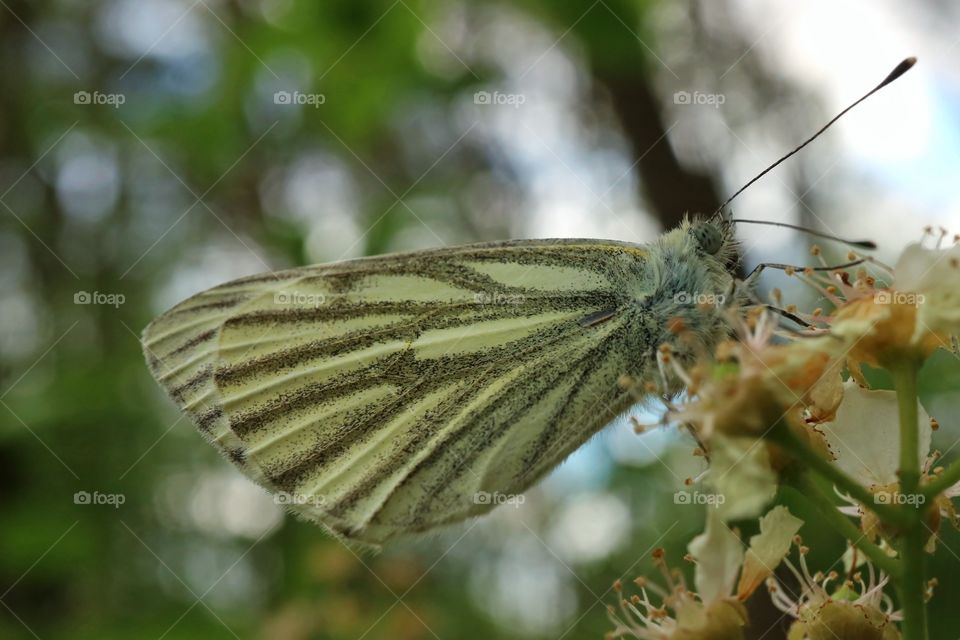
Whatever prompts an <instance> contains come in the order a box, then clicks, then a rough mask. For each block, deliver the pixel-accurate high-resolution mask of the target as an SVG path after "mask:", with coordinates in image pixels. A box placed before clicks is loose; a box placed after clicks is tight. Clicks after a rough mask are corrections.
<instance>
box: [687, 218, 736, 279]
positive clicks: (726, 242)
mask: <svg viewBox="0 0 960 640" xmlns="http://www.w3.org/2000/svg"><path fill="white" fill-rule="evenodd" d="M687 233H689V234H690V237H691V238H692V239H693V243H694V245H695V246H696V248H697V250H698V251H699V253H700V254H701V255H703V256H705V257H706V256H710V257H713V258H714V259H716V260H718V261H719V262H720V263H721V264H722V265H724V267H725V268H726V269H727V270H728V271H730V272H732V271H733V270H735V269H736V265H737V261H738V256H739V252H738V245H737V240H736V236H735V234H734V225H733V221H732V220H731V219H730V218H729V217H728V216H724V215H716V216H712V217H710V218H702V219H694V220H691V221H690V222H689V226H688V227H687Z"/></svg>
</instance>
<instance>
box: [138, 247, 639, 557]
mask: <svg viewBox="0 0 960 640" xmlns="http://www.w3.org/2000/svg"><path fill="white" fill-rule="evenodd" d="M648 258H649V254H648V250H647V249H646V248H644V247H640V246H637V245H633V244H628V243H617V242H609V241H596V240H532V241H512V242H505V243H494V244H483V245H468V246H465V247H458V248H452V249H441V250H435V251H427V252H418V253H410V254H397V255H392V256H382V257H376V258H363V259H359V260H351V261H346V262H340V263H335V264H331V265H321V266H314V267H304V268H300V269H292V270H288V271H281V272H276V273H270V274H264V275H260V276H254V277H250V278H244V279H241V280H237V281H234V282H231V283H227V284H225V285H222V286H219V287H216V288H213V289H210V290H208V291H205V292H203V293H200V294H198V295H196V296H194V297H192V298H190V299H188V300H186V301H184V302H182V303H181V304H179V305H177V306H176V307H174V308H173V309H171V310H170V311H168V312H167V313H165V314H164V315H162V316H160V317H159V318H157V319H156V320H154V322H153V323H151V324H150V325H149V326H148V327H147V328H146V329H145V331H144V336H143V344H144V352H145V355H146V358H147V361H148V364H149V366H150V370H151V372H152V373H153V375H154V377H155V378H156V379H157V380H158V382H160V384H161V385H162V386H163V387H164V388H165V389H166V390H167V392H168V393H169V395H170V396H171V398H173V400H174V401H175V402H176V403H177V404H178V405H179V406H180V407H181V409H183V410H184V411H185V412H186V413H187V414H188V415H189V416H190V417H191V418H193V420H194V422H195V423H196V424H197V426H198V428H199V430H200V431H201V432H202V433H203V434H204V435H205V436H206V438H207V439H209V440H210V441H211V442H212V443H213V444H214V445H215V446H217V447H218V448H219V449H220V450H221V451H222V452H223V453H224V454H225V455H226V456H227V457H228V458H229V459H230V460H231V461H232V462H233V463H235V464H236V465H237V466H238V467H239V468H240V469H241V470H242V471H243V472H244V473H245V474H246V475H248V476H249V477H251V478H252V479H253V480H255V481H256V482H257V483H259V484H261V485H262V486H264V487H265V488H267V489H268V490H270V491H272V492H275V493H277V494H278V495H279V496H281V500H282V501H285V502H287V503H288V504H289V506H290V507H291V508H292V509H294V510H295V511H297V512H299V513H301V514H303V515H305V516H307V517H308V518H310V519H312V520H314V521H316V522H318V523H320V524H322V525H325V526H326V527H327V528H328V529H330V530H332V531H333V532H335V533H337V534H339V535H342V536H344V537H346V538H349V539H354V540H359V541H363V542H368V543H379V542H382V541H384V540H386V539H388V538H390V537H393V536H396V535H399V534H403V533H406V532H413V531H423V530H426V529H429V528H432V527H435V526H438V525H442V524H445V523H449V522H454V521H458V520H462V519H464V518H467V517H469V516H471V515H476V514H479V513H482V512H484V511H487V510H489V509H490V508H491V507H492V506H494V505H495V504H496V503H497V502H498V501H499V499H500V498H502V497H506V496H509V495H512V494H517V493H520V492H522V491H523V490H524V489H526V488H527V487H529V486H530V485H531V484H532V483H533V482H534V481H536V480H537V479H538V478H539V477H541V476H542V475H543V474H545V473H546V472H547V471H549V470H550V469H551V468H553V467H554V466H555V465H557V464H558V463H559V462H561V461H562V460H563V459H564V458H565V457H566V456H567V455H568V454H569V453H571V452H572V451H573V450H574V449H576V448H577V447H579V446H580V445H581V444H582V443H583V442H584V441H586V440H587V439H588V438H589V437H590V436H591V435H593V434H594V433H596V431H597V430H599V429H600V428H601V427H603V426H604V425H605V424H606V423H608V422H609V421H610V420H611V419H612V418H613V417H615V416H616V415H617V414H618V413H620V412H622V411H623V410H625V409H626V408H627V407H628V406H629V405H630V403H631V400H630V398H629V395H628V394H627V393H626V392H624V391H623V390H622V389H621V388H620V387H619V386H618V384H617V381H618V378H619V377H620V376H621V375H623V374H634V375H637V374H642V373H643V371H642V369H643V368H644V367H648V366H649V356H647V355H644V354H643V353H640V351H649V349H644V347H645V346H646V347H649V345H650V342H649V336H648V337H646V338H645V337H644V328H643V326H641V325H642V323H641V324H638V321H640V320H642V318H641V315H642V314H640V315H638V313H639V311H638V305H637V303H638V301H639V300H642V299H643V297H644V296H645V295H646V294H647V293H649V291H647V290H646V289H645V284H644V283H649V282H650V275H651V274H650V273H649V269H650V265H649V260H648ZM641 306H642V305H641ZM641 311H642V310H641ZM644 340H646V342H644Z"/></svg>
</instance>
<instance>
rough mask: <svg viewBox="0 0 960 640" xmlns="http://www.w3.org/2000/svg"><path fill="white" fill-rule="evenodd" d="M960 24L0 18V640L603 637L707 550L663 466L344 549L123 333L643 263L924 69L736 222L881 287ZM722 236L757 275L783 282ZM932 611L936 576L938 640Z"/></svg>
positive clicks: (934, 7) (790, 5) (928, 194)
mask: <svg viewBox="0 0 960 640" xmlns="http://www.w3.org/2000/svg"><path fill="white" fill-rule="evenodd" d="M958 25H960V7H958V5H957V4H956V3H954V2H949V1H947V0H941V1H935V0H929V1H927V2H924V3H902V2H893V1H892V0H887V1H868V0H851V1H849V2H844V3H835V2H828V1H827V0H811V1H809V2H804V3H796V2H789V1H786V0H782V1H781V0H766V1H763V2H760V1H754V0H711V1H709V2H708V1H706V0H700V1H696V0H691V1H674V2H670V1H667V0H632V1H631V0H596V1H590V0H585V1H580V0H576V1H574V0H564V2H548V1H547V0H539V1H538V0H529V1H523V2H505V1H499V2H498V1H489V2H487V1H472V2H467V1H466V0H461V1H458V0H433V1H422V0H396V1H395V2H391V1H390V0H384V1H382V2H373V1H352V2H348V1H342V2H335V1H332V0H324V1H322V2H311V1H307V0H303V1H295V0H111V1H103V2H88V1H81V0H51V1H49V2H45V3H35V2H28V1H26V0H0V50H2V58H0V114H2V117H0V205H2V206H0V354H2V355H0V405H2V406H0V509H2V514H3V515H2V523H3V524H2V527H0V604H2V605H3V606H2V608H0V637H2V638H41V639H44V640H46V639H48V638H51V639H56V638H71V639H72V638H98V639H110V638H156V639H158V640H161V639H165V638H166V639H174V638H184V639H187V638H201V637H202V638H244V639H246V638H290V639H293V640H298V639H314V638H332V639H349V640H361V639H364V638H367V639H373V638H395V639H420V638H423V639H432V638H435V639H438V640H440V639H443V640H446V639H447V638H532V639H537V638H599V637H602V634H603V633H604V632H605V631H607V630H608V629H610V628H611V627H610V625H609V623H608V622H607V621H606V619H605V611H604V609H605V606H606V604H608V603H611V602H614V598H613V595H612V593H611V592H610V591H609V587H610V585H611V583H612V582H613V580H614V579H616V578H619V577H626V578H633V577H635V576H636V575H638V574H640V573H652V570H651V564H650V559H649V553H650V550H651V549H652V548H653V547H655V546H665V547H667V551H668V554H669V556H670V557H671V558H672V559H673V562H674V564H676V565H681V564H682V562H681V561H680V560H679V558H680V557H681V556H682V555H683V553H684V550H685V545H686V543H687V542H688V541H689V539H690V538H691V537H692V536H693V535H695V534H696V533H697V532H698V531H699V530H700V527H701V526H702V516H703V508H702V507H698V506H691V505H689V504H675V502H676V501H675V500H674V498H673V496H674V492H676V491H678V490H680V489H683V481H684V479H685V478H687V477H689V476H692V475H695V474H697V473H698V472H699V471H700V470H701V468H700V467H699V466H698V465H697V464H696V463H695V462H694V461H693V459H692V458H691V456H690V455H689V453H690V448H691V445H690V443H689V442H685V441H683V440H682V439H681V438H680V437H679V436H677V435H676V434H673V433H672V432H655V433H651V434H648V435H645V436H643V437H637V436H635V435H633V433H632V430H631V428H630V426H629V424H627V423H626V422H625V421H624V422H623V423H617V424H614V425H611V426H610V427H608V428H607V429H606V430H605V431H604V432H603V433H602V434H600V435H599V436H598V437H596V438H595V439H594V440H593V441H591V443H590V444H589V445H587V446H586V447H584V448H583V449H582V450H581V451H579V452H578V453H577V454H575V455H574V456H573V457H572V458H571V459H570V460H568V461H567V462H566V463H565V464H564V465H563V466H562V467H561V468H559V469H558V470H557V471H556V472H555V473H554V474H552V475H551V476H550V477H549V478H548V479H547V480H546V481H545V482H543V483H541V484H540V485H539V486H538V487H536V488H535V489H533V490H532V491H531V492H529V493H528V494H527V497H526V500H525V502H524V503H523V504H522V505H520V506H518V507H516V506H504V507H501V508H500V509H498V510H497V511H495V512H494V514H493V515H491V516H489V517H486V518H483V519H480V520H478V521H476V522H472V523H468V524H467V525H464V526H462V527H454V528H453V529H451V530H449V531H446V532H444V533H442V534H440V535H437V536H432V537H429V538H427V539H425V540H421V541H418V542H407V543H403V544H401V545H398V546H396V547H391V548H389V549H387V550H386V551H384V552H383V553H380V554H377V555H374V554H369V553H362V554H357V553H355V552H354V551H351V550H350V549H348V548H346V547H344V546H343V545H342V544H340V543H338V542H336V541H334V540H332V539H330V538H328V537H326V536H325V535H324V534H323V533H322V532H321V531H320V530H319V529H318V528H316V527H314V526H312V525H309V524H307V523H303V522H299V521H297V520H296V519H294V518H292V517H289V516H286V515H284V513H283V512H282V511H281V509H280V508H279V507H278V506H277V505H276V504H274V502H273V501H272V500H271V499H270V498H269V497H268V496H266V495H265V494H263V493H262V492H261V491H260V490H258V489H257V488H256V487H255V486H254V485H253V484H251V483H250V482H248V481H247V480H245V479H244V478H243V477H242V476H241V475H240V474H239V473H238V472H236V471H235V470H234V469H233V468H232V467H231V466H230V465H229V463H227V462H226V461H224V460H222V459H220V458H219V457H218V456H217V454H216V453H215V452H214V451H213V450H212V449H211V448H210V447H208V446H207V445H205V444H204V443H203V442H202V440H201V438H200V437H199V436H198V435H197V434H196V433H195V432H194V430H193V428H192V427H191V425H189V424H188V423H187V421H186V420H184V419H181V418H180V417H179V415H178V412H177V411H176V410H175V408H174V406H173V404H172V403H171V402H169V401H168V400H167V399H166V398H165V397H164V396H163V394H162V393H161V391H160V389H159V387H158V386H157V385H156V384H155V383H154V382H153V381H152V380H151V379H150V376H149V374H148V372H147V369H146V367H145V365H144V363H143V360H142V357H141V352H140V346H139V343H138V335H139V332H140V330H141V329H142V327H143V326H144V325H145V324H146V323H147V322H148V321H149V320H150V319H151V318H152V317H153V316H155V315H157V314H158V313H160V312H162V311H163V310H165V309H166V308H168V307H169V306H171V305H173V304H174V303H176V302H178V301H179V300H181V299H183V298H185V297H187V296H189V295H190V294H193V293H195V292H197V291H200V290H202V289H205V288H207V287H210V286H212V285H215V284H219V283H221V282H224V281H226V280H230V279H232V278H236V277H239V276H244V275H248V274H252V273H257V272H261V271H267V270H273V269H281V268H286V267H289V266H295V265H301V264H309V263H318V262H328V261H335V260H339V259H344V258H350V257H355V256H362V255H367V254H377V253H384V252H389V251H398V250H407V249H417V248H427V247H437V246H444V245H453V244H457V243H465V242H472V241H480V240H495V239H505V238H526V237H530V238H532V237H578V236H579V237H597V238H609V239H616V240H626V241H635V242H646V241H649V240H651V239H652V238H654V237H655V236H656V235H657V234H658V233H660V232H661V231H662V230H663V229H666V228H670V227H672V226H673V225H675V224H676V223H677V222H678V221H679V220H680V219H681V217H682V216H683V214H684V213H685V212H688V211H689V212H707V211H712V210H713V209H714V208H716V206H717V205H718V204H719V203H720V202H721V201H722V200H723V199H724V197H725V196H726V195H728V194H729V193H732V192H733V191H734V190H735V189H736V188H737V187H739V186H740V185H741V184H742V183H744V182H745V181H746V180H748V179H749V178H751V177H752V176H753V175H754V174H755V173H757V172H758V171H760V170H761V169H762V168H763V167H764V166H766V165H767V164H768V163H770V162H771V161H773V160H774V159H776V158H777V157H779V156H780V155H781V154H782V153H784V152H786V151H788V150H789V149H791V148H792V147H793V146H794V145H795V144H797V143H798V142H799V141H800V140H802V139H803V138H804V137H805V136H806V135H808V134H809V133H811V132H812V131H814V130H816V129H817V128H818V127H819V126H820V125H821V124H823V122H825V121H826V120H828V119H829V117H831V116H832V115H833V114H834V113H836V112H837V111H839V110H840V109H841V108H842V107H843V106H845V105H846V104H847V103H848V102H850V101H852V100H853V99H854V98H856V97H858V96H859V95H860V94H862V93H863V92H864V91H866V90H867V89H869V88H870V87H872V86H873V85H874V84H875V83H876V82H878V81H879V80H880V79H881V78H882V77H883V76H884V75H885V74H886V73H887V72H888V71H889V70H890V69H891V68H892V67H893V66H894V65H895V64H896V63H897V62H898V61H899V60H901V59H902V58H904V57H906V56H908V55H917V56H918V57H919V59H920V63H919V65H918V66H917V67H916V68H915V69H914V70H913V71H911V72H910V73H909V74H907V76H905V77H904V78H903V79H902V80H900V81H899V82H898V83H896V84H895V85H893V86H892V87H890V88H888V89H886V90H884V91H883V92H881V93H880V94H879V95H877V96H876V97H874V98H873V99H872V100H871V101H870V102H868V103H866V104H864V105H863V106H862V107H860V108H858V110H857V111H855V112H854V113H852V114H851V115H849V116H848V117H847V118H846V119H844V120H843V121H841V122H840V123H839V124H838V125H837V126H836V128H834V129H833V130H831V132H830V133H829V134H827V135H826V136H824V137H823V138H822V139H821V140H819V141H818V142H817V143H816V144H815V145H813V146H812V147H811V148H809V150H806V151H804V153H803V154H802V155H800V156H798V157H797V158H795V159H793V160H791V161H790V162H789V163H787V164H785V165H784V166H782V167H780V168H778V169H777V170H776V171H774V172H773V173H772V174H770V175H769V176H767V177H766V178H765V179H764V180H763V181H761V182H760V183H758V184H757V185H756V186H754V187H752V188H751V189H750V190H749V191H748V192H746V193H745V194H744V195H743V196H741V197H740V198H739V199H738V200H737V202H736V203H735V206H734V207H733V210H734V212H735V213H737V214H739V215H741V216H744V217H750V218H762V219H767V220H780V221H787V222H792V223H797V224H802V225H806V226H810V227H815V228H818V229H821V230H825V231H828V232H833V233H837V234H840V235H846V236H856V237H869V238H871V239H873V240H875V241H877V242H878V243H879V244H880V246H881V250H880V252H879V253H878V255H879V256H880V257H881V258H886V259H887V260H892V259H893V258H894V257H895V256H896V254H897V253H898V251H899V250H900V249H901V248H902V247H903V246H904V244H905V243H907V242H909V241H915V240H918V239H919V238H920V235H921V230H922V228H923V226H924V225H927V224H930V225H945V226H948V227H951V230H952V231H958V230H960V228H958V227H960V224H958V223H960V205H958V198H957V196H958V189H960V187H958V185H960V65H958V64H957V63H956V61H957V57H958V56H960V41H958V38H960V35H958V34H960V31H958V29H957V26H958ZM741 238H742V240H743V242H744V250H745V261H746V264H747V266H748V267H749V266H752V265H753V264H756V263H757V262H759V261H762V260H766V259H776V260H778V261H790V262H804V261H807V260H809V259H810V258H809V256H808V255H807V249H808V247H809V241H808V240H807V239H806V238H805V237H803V236H799V235H796V234H793V233H790V232H787V231H781V230H776V229H770V228H768V227H761V228H757V227H754V228H743V229H742V230H741ZM830 253H832V254H833V255H835V256H839V257H841V258H842V256H843V255H844V253H845V251H844V249H843V248H842V247H832V248H831V251H830ZM786 284H787V283H786V282H785V280H784V279H783V278H779V279H778V276H777V275H776V274H773V275H771V276H770V278H769V280H768V281H767V285H766V286H780V287H783V288H784V289H786V290H787V299H788V301H795V302H798V303H802V302H803V299H802V298H801V297H800V296H801V294H800V293H799V292H796V293H792V292H791V290H789V289H788V288H787V287H786ZM791 295H793V296H795V297H794V298H791ZM651 410H656V407H651ZM636 415H638V416H640V417H641V419H643V411H640V410H638V411H637V412H636ZM941 435H942V437H945V436H943V434H941ZM947 435H949V434H947ZM953 437H954V438H955V437H956V434H954V436H953ZM800 511H802V510H800ZM744 527H745V528H744V530H745V532H747V533H749V532H750V529H749V525H744ZM807 529H809V531H806V530H805V531H806V541H807V542H808V543H809V544H810V545H811V546H812V547H813V548H814V555H815V558H814V560H813V561H812V564H819V566H821V567H823V568H826V567H829V566H830V565H831V564H832V563H835V562H836V561H837V559H838V558H839V555H840V553H841V552H842V550H843V548H842V546H841V544H840V543H839V541H838V540H836V539H834V538H831V537H829V536H827V535H825V534H824V533H822V532H818V529H817V528H816V527H808V528H807ZM818 536H822V539H820V538H818ZM944 542H945V544H943V545H941V547H940V550H939V552H938V560H937V561H938V562H939V563H940V566H950V565H953V564H954V563H960V559H958V556H957V554H956V553H954V551H953V549H956V550H958V553H960V540H958V539H957V538H956V536H954V535H952V534H947V535H946V537H945V540H944ZM958 594H960V572H957V571H952V572H950V571H947V572H944V573H943V574H941V575H940V587H939V589H938V592H937V597H936V599H935V600H934V602H933V605H932V607H933V612H934V613H933V620H934V623H933V624H934V628H933V631H934V637H945V636H941V635H938V633H937V632H938V631H939V632H940V633H943V634H945V633H947V630H950V631H955V629H953V628H952V621H951V619H950V616H949V615H948V607H949V603H950V601H951V599H953V600H955V599H956V597H957V596H958ZM765 597H766V596H765V595H763V594H761V596H760V598H761V599H762V598H765ZM751 606H752V607H753V608H754V609H755V610H756V611H757V614H756V618H757V620H758V622H757V625H756V627H755V633H754V636H753V637H757V638H759V637H761V636H762V637H765V638H769V639H773V638H782V637H784V632H783V628H784V627H783V624H782V622H780V623H778V621H777V616H776V615H774V614H772V613H771V612H770V610H769V606H767V605H766V604H765V603H763V602H760V603H752V604H751ZM950 637H953V636H950Z"/></svg>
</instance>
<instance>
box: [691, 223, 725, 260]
mask: <svg viewBox="0 0 960 640" xmlns="http://www.w3.org/2000/svg"><path fill="white" fill-rule="evenodd" d="M693 237H694V239H695V240H696V241H697V246H699V247H700V250H701V251H703V252H704V253H708V254H710V255H715V254H717V253H719V251H720V248H721V247H722V246H723V234H722V233H720V229H718V228H717V226H716V225H714V224H710V223H709V222H705V223H703V224H699V225H697V226H696V227H694V228H693Z"/></svg>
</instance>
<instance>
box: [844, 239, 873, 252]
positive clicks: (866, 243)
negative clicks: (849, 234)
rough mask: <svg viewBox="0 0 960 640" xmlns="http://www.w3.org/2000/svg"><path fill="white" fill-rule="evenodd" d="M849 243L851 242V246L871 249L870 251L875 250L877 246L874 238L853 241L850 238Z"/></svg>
mask: <svg viewBox="0 0 960 640" xmlns="http://www.w3.org/2000/svg"><path fill="white" fill-rule="evenodd" d="M847 244H849V245H850V246H851V247H858V248H860V249H869V250H870V251H873V250H874V249H876V248H877V243H876V242H873V241H872V240H853V241H850V240H848V241H847Z"/></svg>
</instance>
